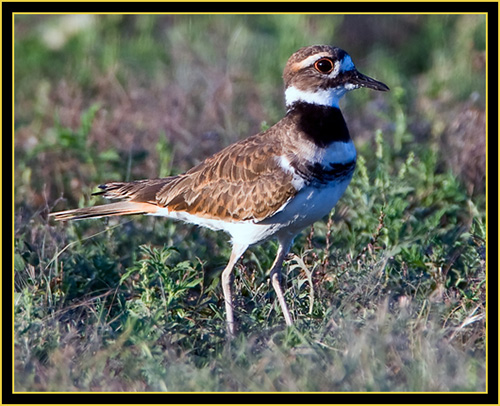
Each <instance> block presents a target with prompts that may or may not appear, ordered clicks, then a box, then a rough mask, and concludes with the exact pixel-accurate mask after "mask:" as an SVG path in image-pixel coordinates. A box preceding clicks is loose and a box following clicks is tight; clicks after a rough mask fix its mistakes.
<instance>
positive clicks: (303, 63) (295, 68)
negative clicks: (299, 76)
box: [292, 52, 330, 72]
mask: <svg viewBox="0 0 500 406" xmlns="http://www.w3.org/2000/svg"><path fill="white" fill-rule="evenodd" d="M329 55H330V53H329V52H320V53H317V54H314V55H311V56H309V57H307V58H306V59H304V60H303V61H301V62H296V63H294V64H293V65H292V70H293V71H295V72H296V71H298V70H300V69H302V68H305V67H307V66H311V65H312V64H313V63H314V62H316V61H318V60H320V59H321V58H323V57H325V56H329Z"/></svg>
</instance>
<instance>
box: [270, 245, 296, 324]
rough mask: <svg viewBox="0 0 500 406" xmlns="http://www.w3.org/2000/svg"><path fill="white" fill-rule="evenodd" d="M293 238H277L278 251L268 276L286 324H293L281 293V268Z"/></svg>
mask: <svg viewBox="0 0 500 406" xmlns="http://www.w3.org/2000/svg"><path fill="white" fill-rule="evenodd" d="M292 241H293V238H290V239H288V238H287V239H286V240H279V247H278V253H277V254H276V259H275V260H274V263H273V266H272V268H271V272H270V277H271V283H272V285H273V288H274V291H275V292H276V296H278V301H279V303H280V306H281V310H282V311H283V315H284V316H285V322H286V324H287V325H288V326H291V325H292V324H293V320H292V316H291V315H290V312H289V311H288V307H287V305H286V301H285V295H284V294H283V289H282V287H281V269H282V267H283V260H284V259H285V257H286V255H287V254H288V251H289V250H290V246H291V245H292Z"/></svg>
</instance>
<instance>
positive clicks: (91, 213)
mask: <svg viewBox="0 0 500 406" xmlns="http://www.w3.org/2000/svg"><path fill="white" fill-rule="evenodd" d="M156 210H158V207H157V206H155V205H153V204H150V203H142V202H130V201H128V202H118V203H110V204H103V205H101V206H94V207H84V208H82V209H74V210H66V211H60V212H57V213H50V214H49V216H51V217H54V218H55V219H56V220H58V221H68V220H82V219H90V218H101V217H109V216H126V215H131V214H151V213H154V212H155V211H156Z"/></svg>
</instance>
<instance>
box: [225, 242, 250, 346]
mask: <svg viewBox="0 0 500 406" xmlns="http://www.w3.org/2000/svg"><path fill="white" fill-rule="evenodd" d="M247 247H248V246H239V245H233V250H232V251H231V257H230V258H229V262H228V263H227V265H226V268H224V271H222V291H223V292H224V303H225V305H226V321H227V331H228V333H229V337H232V336H234V333H235V330H236V325H235V322H234V311H233V294H232V292H231V285H232V283H233V275H232V272H233V269H234V265H235V264H236V262H238V259H240V257H241V256H242V255H243V253H244V252H245V250H246V249H247Z"/></svg>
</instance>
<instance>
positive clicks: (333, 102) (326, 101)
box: [285, 86, 351, 109]
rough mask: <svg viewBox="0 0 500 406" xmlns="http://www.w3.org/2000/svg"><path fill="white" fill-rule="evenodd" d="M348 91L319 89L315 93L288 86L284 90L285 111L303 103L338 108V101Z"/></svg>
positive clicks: (343, 89) (340, 87)
mask: <svg viewBox="0 0 500 406" xmlns="http://www.w3.org/2000/svg"><path fill="white" fill-rule="evenodd" d="M349 90H351V89H347V88H345V87H344V86H339V87H336V88H335V89H321V90H316V91H315V92H309V91H306V90H300V89H297V88H296V87H294V86H290V87H289V88H287V89H286V90H285V102H286V107H287V109H290V107H292V105H293V104H294V103H296V102H305V103H309V104H317V105H319V106H327V107H336V108H339V101H340V99H341V98H342V97H343V96H344V94H346V93H347V92H348V91H349Z"/></svg>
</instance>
